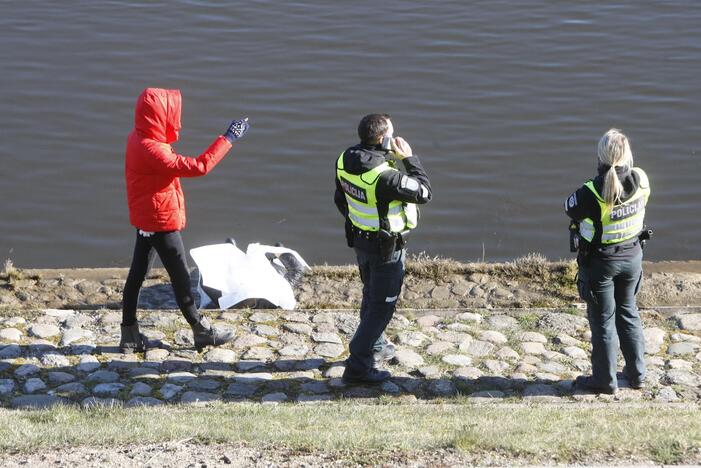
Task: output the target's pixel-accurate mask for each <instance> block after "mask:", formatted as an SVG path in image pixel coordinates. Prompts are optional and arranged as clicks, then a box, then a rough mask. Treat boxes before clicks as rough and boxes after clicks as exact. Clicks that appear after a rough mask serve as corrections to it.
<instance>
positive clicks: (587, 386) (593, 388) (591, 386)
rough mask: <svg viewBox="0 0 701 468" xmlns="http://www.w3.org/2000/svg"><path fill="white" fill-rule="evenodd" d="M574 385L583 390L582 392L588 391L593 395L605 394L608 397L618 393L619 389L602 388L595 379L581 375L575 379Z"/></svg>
mask: <svg viewBox="0 0 701 468" xmlns="http://www.w3.org/2000/svg"><path fill="white" fill-rule="evenodd" d="M574 385H575V386H576V387H579V388H581V389H582V390H587V391H589V392H592V393H605V394H607V395H614V394H616V392H617V391H618V388H611V387H602V386H600V385H598V384H597V383H596V382H594V377H592V376H591V375H580V376H579V377H577V379H575V381H574Z"/></svg>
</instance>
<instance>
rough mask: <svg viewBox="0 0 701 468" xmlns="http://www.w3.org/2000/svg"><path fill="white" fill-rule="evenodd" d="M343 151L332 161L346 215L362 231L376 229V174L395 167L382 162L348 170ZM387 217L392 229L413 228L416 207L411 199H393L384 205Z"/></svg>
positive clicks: (392, 169)
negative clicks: (364, 169) (359, 170)
mask: <svg viewBox="0 0 701 468" xmlns="http://www.w3.org/2000/svg"><path fill="white" fill-rule="evenodd" d="M343 154H344V153H341V156H340V157H339V158H338V162H337V164H336V177H338V180H339V182H340V183H341V188H342V189H343V193H344V194H345V196H346V201H347V202H348V219H350V221H351V223H353V225H354V226H355V227H357V228H358V229H361V230H363V231H379V230H380V216H379V214H378V212H377V198H376V196H375V189H376V188H377V181H378V180H379V178H380V174H382V173H383V172H385V171H396V170H397V169H395V168H393V167H392V166H390V165H389V163H387V162H384V163H382V164H380V165H379V166H377V167H374V168H372V169H370V170H369V171H367V172H364V173H362V174H359V175H356V174H349V173H348V172H346V171H345V169H344V167H343ZM387 221H388V222H389V227H390V230H391V231H392V232H402V231H404V230H406V229H413V228H415V227H416V226H417V224H418V210H417V209H416V205H415V204H413V203H402V202H401V201H399V200H393V201H391V202H390V203H389V206H388V208H387Z"/></svg>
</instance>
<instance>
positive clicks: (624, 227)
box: [579, 167, 650, 245]
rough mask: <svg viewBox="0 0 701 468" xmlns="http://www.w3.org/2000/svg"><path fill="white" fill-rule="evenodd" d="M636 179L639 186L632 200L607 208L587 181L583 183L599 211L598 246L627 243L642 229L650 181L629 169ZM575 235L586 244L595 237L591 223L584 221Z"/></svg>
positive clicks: (638, 171) (637, 170)
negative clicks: (599, 239)
mask: <svg viewBox="0 0 701 468" xmlns="http://www.w3.org/2000/svg"><path fill="white" fill-rule="evenodd" d="M633 171H635V172H636V173H637V174H638V176H639V178H640V184H639V186H638V189H637V190H636V191H635V193H634V194H633V196H632V197H630V198H629V199H628V200H626V201H625V203H620V204H618V205H614V206H613V207H609V206H607V205H606V202H605V201H604V199H603V197H602V196H601V195H600V194H599V192H597V191H596V188H594V182H593V181H591V180H590V181H589V182H587V183H586V184H584V186H585V187H587V188H588V189H589V190H590V191H591V192H592V193H593V194H594V197H595V198H596V201H597V202H598V203H599V208H601V244H602V245H612V244H619V243H621V242H625V241H628V240H630V239H633V238H635V237H637V236H638V235H639V234H640V231H642V230H643V222H644V219H645V205H647V200H648V198H649V197H650V182H649V181H648V178H647V174H645V171H643V170H642V169H640V168H638V167H635V168H633ZM579 235H580V236H582V238H583V239H586V240H587V241H588V242H591V241H592V240H593V239H594V237H595V235H596V228H595V224H594V221H593V220H592V219H590V218H586V219H584V220H582V221H581V222H580V223H579Z"/></svg>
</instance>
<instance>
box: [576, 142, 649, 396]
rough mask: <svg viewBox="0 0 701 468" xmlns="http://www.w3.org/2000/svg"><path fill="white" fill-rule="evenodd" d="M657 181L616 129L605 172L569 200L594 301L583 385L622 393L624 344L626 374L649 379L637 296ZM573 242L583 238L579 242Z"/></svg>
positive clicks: (603, 146)
mask: <svg viewBox="0 0 701 468" xmlns="http://www.w3.org/2000/svg"><path fill="white" fill-rule="evenodd" d="M649 196H650V183H649V181H648V178H647V175H646V174H645V172H644V171H643V170H642V169H640V168H638V167H634V166H633V154H632V152H631V149H630V144H629V142H628V138H627V137H626V136H625V135H624V134H623V133H622V132H621V131H620V130H617V129H611V130H609V131H608V132H606V133H605V134H604V136H603V137H601V139H600V140H599V146H598V175H597V176H596V177H594V178H593V179H590V180H589V181H587V182H586V183H585V184H584V185H583V186H582V187H581V188H580V189H579V190H577V191H576V192H574V193H573V194H572V195H570V196H569V197H568V198H567V199H566V200H565V212H566V213H567V216H569V217H570V218H571V220H572V221H573V222H574V224H572V225H571V227H570V229H571V230H575V232H574V234H575V236H574V238H573V239H572V240H577V238H578V251H579V254H578V256H577V263H578V265H579V276H578V281H577V287H578V289H579V295H580V297H581V298H582V300H584V301H585V302H586V303H587V315H588V319H589V326H590V328H591V344H592V355H591V362H592V375H591V376H580V377H578V378H577V380H576V385H577V387H579V388H581V389H583V390H587V391H591V392H596V393H609V394H611V393H615V392H616V390H617V387H618V381H617V378H616V361H617V359H616V358H617V353H618V346H619V344H620V347H621V351H622V352H623V358H624V359H625V368H624V376H625V377H626V378H627V380H628V382H629V384H630V386H631V387H632V388H643V386H644V384H645V356H644V353H645V340H644V338H643V327H642V323H641V320H640V313H639V311H638V308H637V306H636V303H635V296H636V294H637V293H638V290H639V289H640V285H641V281H642V274H643V271H642V258H643V251H642V245H643V244H644V241H645V240H646V239H649V235H650V234H651V231H647V230H645V229H644V220H645V206H646V205H647V200H648V197H649ZM571 244H572V245H571V246H572V247H574V246H575V245H574V244H577V242H572V241H571Z"/></svg>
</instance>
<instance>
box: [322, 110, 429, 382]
mask: <svg viewBox="0 0 701 468" xmlns="http://www.w3.org/2000/svg"><path fill="white" fill-rule="evenodd" d="M393 133H394V129H393V125H392V121H391V119H390V116H389V115H387V114H370V115H366V116H365V117H363V118H362V120H361V121H360V124H359V125H358V136H359V137H360V143H359V144H358V145H355V146H352V147H350V148H348V149H346V150H345V151H344V152H343V153H342V154H341V155H340V157H339V158H338V160H337V161H336V193H335V196H334V201H335V203H336V206H337V207H338V210H339V211H340V212H341V214H342V215H343V216H344V218H345V231H346V240H347V243H348V246H349V247H353V248H354V249H355V253H356V257H357V260H358V267H359V269H360V278H361V280H362V282H363V300H362V304H361V307H360V324H359V325H358V329H357V330H356V332H355V335H354V336H353V339H352V340H351V342H350V345H349V349H350V356H349V357H348V359H347V360H346V369H345V372H344V374H343V379H344V380H345V381H346V382H364V383H376V382H382V381H383V380H386V379H388V378H389V377H390V373H389V372H387V371H382V370H378V369H377V368H375V362H376V361H378V360H387V359H391V358H392V357H393V356H394V347H393V345H392V344H390V343H388V342H387V340H386V339H385V338H384V335H383V333H384V330H385V328H386V327H387V324H388V323H389V321H390V320H391V318H392V316H393V314H394V310H395V305H396V302H397V298H398V297H399V293H400V291H401V288H402V283H403V280H404V257H405V253H406V251H405V249H404V245H405V243H406V238H407V235H408V233H409V231H410V230H411V229H413V228H415V227H416V225H417V223H418V216H417V208H416V204H422V203H427V202H428V201H429V200H430V199H431V184H430V182H429V180H428V176H427V175H426V172H425V171H424V169H423V167H422V165H421V162H420V161H419V158H418V157H417V156H416V155H413V154H412V151H411V147H410V146H409V144H408V143H407V142H406V141H405V140H404V139H402V138H400V137H394V136H393ZM383 143H384V144H383ZM401 166H403V167H401ZM400 168H401V169H403V170H399V169H400Z"/></svg>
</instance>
